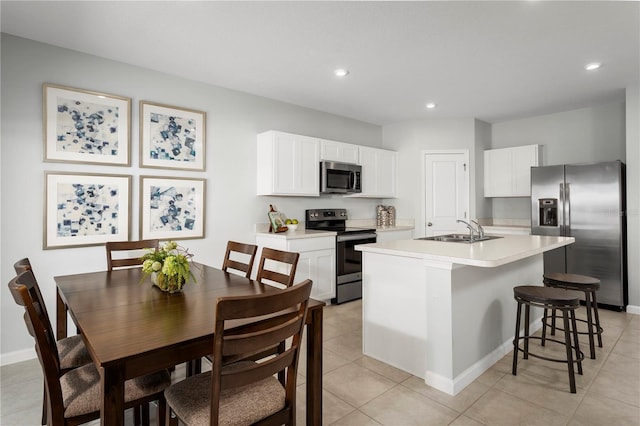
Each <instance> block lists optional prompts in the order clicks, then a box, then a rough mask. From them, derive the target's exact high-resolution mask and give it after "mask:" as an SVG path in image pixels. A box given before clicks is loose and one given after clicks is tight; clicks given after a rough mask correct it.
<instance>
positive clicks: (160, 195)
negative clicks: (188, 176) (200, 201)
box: [149, 185, 198, 232]
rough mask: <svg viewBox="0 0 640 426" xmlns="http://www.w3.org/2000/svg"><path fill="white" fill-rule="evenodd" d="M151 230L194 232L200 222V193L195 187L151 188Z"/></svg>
mask: <svg viewBox="0 0 640 426" xmlns="http://www.w3.org/2000/svg"><path fill="white" fill-rule="evenodd" d="M149 195H150V200H149V201H150V222H149V225H150V226H149V228H150V229H149V230H150V231H152V232H155V231H178V232H181V231H193V230H194V226H195V225H196V221H197V220H198V216H197V213H198V212H197V211H196V206H197V203H196V202H197V196H198V191H197V189H196V188H195V187H193V186H184V187H178V186H154V185H152V186H151V187H150V194H149Z"/></svg>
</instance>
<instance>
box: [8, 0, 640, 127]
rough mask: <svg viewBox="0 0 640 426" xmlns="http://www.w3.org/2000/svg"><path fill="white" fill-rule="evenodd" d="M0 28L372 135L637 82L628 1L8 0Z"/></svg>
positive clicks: (634, 26)
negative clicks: (337, 118) (329, 118)
mask: <svg viewBox="0 0 640 426" xmlns="http://www.w3.org/2000/svg"><path fill="white" fill-rule="evenodd" d="M1 17H2V21H1V25H2V26H1V29H2V32H5V33H9V34H13V35H16V36H20V37H24V38H29V39H32V40H37V41H41V42H44V43H49V44H53V45H56V46H61V47H66V48H69V49H73V50H77V51H80V52H86V53H90V54H93V55H97V56H101V57H104V58H109V59H113V60H116V61H121V62H124V63H128V64H133V65H137V66H141V67H145V68H151V69H154V70H158V71H162V72H165V73H169V74H172V75H176V76H180V77H184V78H187V79H192V80H196V81H200V82H204V83H209V84H213V85H216V86H221V87H226V88H230V89H234V90H239V91H243V92H248V93H251V94H255V95H259V96H265V97H268V98H272V99H277V100H281V101H284V102H289V103H292V104H296V105H300V106H304V107H308V108H313V109H316V110H320V111H326V112H329V113H333V114H337V115H341V116H346V117H350V118H354V119H358V120H362V121H365V122H369V123H374V124H378V125H385V124H390V123H395V122H400V121H404V120H411V119H419V118H428V117H433V118H462V117H474V118H478V119H481V120H484V121H487V122H491V123H495V122H500V121H505V120H511V119H516V118H519V117H527V116H534V115H540V114H546V113H553V112H558V111H565V110H570V109H576V108H581V107H586V106H590V105H595V104H599V103H604V102H612V101H615V100H623V99H624V89H625V87H627V86H629V85H631V84H636V83H638V79H639V75H640V66H639V64H640V29H639V28H640V3H638V2H635V1H632V2H618V1H602V2H580V1H569V2H560V1H553V2H545V1H518V2H503V1H496V2H484V1H468V2H456V1H449V2H397V1H391V2H361V1H354V2H324V1H320V2H268V1H266V2H265V1H261V2H241V1H231V2H211V1H209V2H170V1H163V2H150V1H143V2H137V1H136V2H100V1H81V2H76V1H73V2H60V1H45V2H32V1H15V2H14V1H4V0H3V1H2V2H1ZM592 61H599V62H602V63H603V64H604V66H603V67H602V68H601V69H600V70H597V71H594V72H587V71H585V69H584V66H585V65H586V64H587V63H589V62H592ZM338 67H343V68H347V69H348V70H349V71H350V74H349V75H348V76H347V77H345V78H342V79H340V78H337V77H336V76H335V75H334V74H333V71H334V69H336V68H338ZM427 102H435V103H437V104H438V106H437V108H435V109H433V110H427V109H426V108H425V104H426V103H427Z"/></svg>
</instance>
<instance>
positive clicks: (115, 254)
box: [104, 239, 175, 425]
mask: <svg viewBox="0 0 640 426" xmlns="http://www.w3.org/2000/svg"><path fill="white" fill-rule="evenodd" d="M159 246H160V240H158V239H151V240H138V241H108V242H106V243H105V245H104V247H105V249H106V251H107V270H108V271H113V270H114V269H120V268H129V267H132V266H138V265H142V260H140V258H141V257H142V256H143V255H144V250H145V249H154V250H157V249H158V247H159ZM173 370H175V368H174V367H172V368H171V369H169V371H173ZM148 412H149V407H148V406H146V405H145V406H143V407H142V413H140V410H139V409H138V408H137V407H136V408H135V410H134V423H135V424H136V425H138V424H140V422H141V418H140V416H141V415H142V416H147V415H148Z"/></svg>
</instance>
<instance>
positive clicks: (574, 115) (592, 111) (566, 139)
mask: <svg viewBox="0 0 640 426" xmlns="http://www.w3.org/2000/svg"><path fill="white" fill-rule="evenodd" d="M532 144H539V145H542V156H541V164H542V165H545V166H548V165H553V164H570V163H589V162H594V161H613V160H622V161H625V159H626V155H625V152H626V146H625V144H626V129H625V104H624V102H615V103H607V104H604V105H598V106H594V107H591V108H582V109H577V110H572V111H565V112H560V113H556V114H547V115H541V116H536V117H529V118H524V119H520V120H513V121H506V122H502V123H494V124H493V125H492V141H491V148H493V149H495V148H506V147H512V146H520V145H532ZM530 210H531V209H530V205H529V199H528V198H523V197H520V198H494V199H493V217H494V218H500V219H527V220H529V219H531V211H530Z"/></svg>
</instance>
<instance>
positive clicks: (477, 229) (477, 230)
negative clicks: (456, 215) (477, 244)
mask: <svg viewBox="0 0 640 426" xmlns="http://www.w3.org/2000/svg"><path fill="white" fill-rule="evenodd" d="M456 222H457V223H464V224H465V226H466V227H467V228H469V238H470V239H471V241H473V236H474V235H473V234H474V233H476V234H477V235H478V238H480V239H482V238H484V229H483V228H482V226H481V225H480V224H479V223H478V221H477V220H473V219H471V222H472V223H473V224H475V225H476V227H475V228H474V227H473V225H471V223H469V222H467V221H466V220H462V219H458V220H457V221H456Z"/></svg>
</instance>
